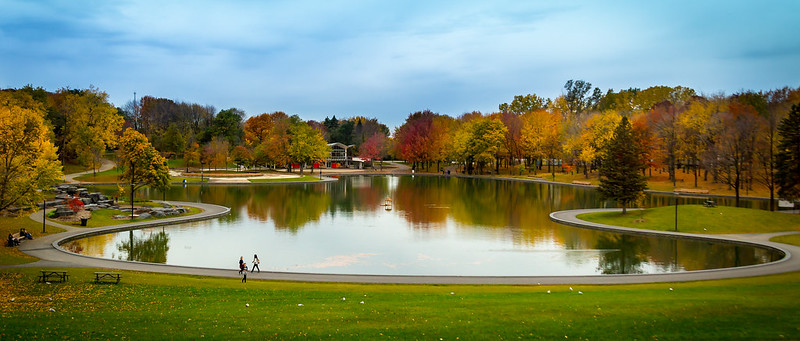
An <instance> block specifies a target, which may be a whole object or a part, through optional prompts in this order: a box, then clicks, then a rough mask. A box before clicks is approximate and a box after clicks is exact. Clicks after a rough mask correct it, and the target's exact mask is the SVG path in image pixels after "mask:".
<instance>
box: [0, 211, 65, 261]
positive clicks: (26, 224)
mask: <svg viewBox="0 0 800 341" xmlns="http://www.w3.org/2000/svg"><path fill="white" fill-rule="evenodd" d="M0 227H1V228H0V231H2V233H3V247H2V249H0V264H3V265H13V264H25V263H31V262H35V261H37V260H38V259H37V258H34V257H31V256H28V255H26V254H24V253H22V252H20V251H19V249H17V248H16V247H6V246H5V245H6V237H8V234H9V233H12V234H13V233H17V232H19V229H21V228H25V229H26V230H27V231H28V232H30V233H31V235H33V238H34V239H35V238H39V237H41V236H43V235H48V234H53V233H59V232H64V230H63V229H61V228H58V227H54V226H47V227H45V233H44V234H43V233H42V223H37V222H35V221H33V220H31V219H29V218H28V217H27V216H25V217H18V218H10V217H0ZM26 242H27V241H24V240H23V241H22V243H26Z"/></svg>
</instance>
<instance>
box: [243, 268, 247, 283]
mask: <svg viewBox="0 0 800 341" xmlns="http://www.w3.org/2000/svg"><path fill="white" fill-rule="evenodd" d="M242 283H247V265H245V266H244V268H242Z"/></svg>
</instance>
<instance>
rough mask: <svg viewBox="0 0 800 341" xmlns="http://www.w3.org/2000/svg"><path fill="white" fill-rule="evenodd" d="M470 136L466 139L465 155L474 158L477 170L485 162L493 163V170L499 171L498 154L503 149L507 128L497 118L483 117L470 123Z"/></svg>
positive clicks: (480, 169)
mask: <svg viewBox="0 0 800 341" xmlns="http://www.w3.org/2000/svg"><path fill="white" fill-rule="evenodd" d="M470 128H471V129H470V136H469V140H468V141H467V155H469V156H470V157H471V158H472V159H474V160H475V163H476V164H477V166H478V171H479V172H480V171H482V170H483V166H484V165H486V164H491V163H492V162H494V163H495V172H499V168H500V155H501V153H502V152H503V151H504V149H503V146H504V144H503V142H504V141H505V138H506V133H508V129H507V128H506V126H505V125H503V122H502V121H500V120H499V119H497V118H490V117H485V118H482V119H479V120H476V121H475V122H474V124H471V125H470Z"/></svg>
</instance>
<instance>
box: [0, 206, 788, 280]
mask: <svg viewBox="0 0 800 341" xmlns="http://www.w3.org/2000/svg"><path fill="white" fill-rule="evenodd" d="M170 203H172V204H177V205H185V206H194V207H199V208H201V209H203V212H202V213H200V214H196V215H192V216H186V217H175V218H167V219H160V220H156V221H148V222H139V223H129V224H122V225H115V226H108V227H99V228H80V227H73V226H67V225H61V224H56V223H50V225H55V226H58V227H61V228H63V229H65V230H67V231H66V232H63V233H58V234H53V235H48V236H45V237H41V238H37V239H34V240H28V241H25V242H24V243H23V244H22V245H21V246H20V250H21V251H23V252H25V253H27V254H29V255H32V256H34V257H37V258H39V259H40V261H38V262H34V263H29V264H22V265H9V266H2V267H0V268H14V267H37V268H68V267H92V268H106V269H115V270H129V271H147V272H158V273H176V274H189V275H201V276H214V277H239V273H238V269H212V268H200V267H187V266H173V265H163V264H152V263H142V262H127V261H119V260H110V259H101V258H94V257H88V256H82V255H78V254H74V253H70V252H67V251H65V250H64V249H62V248H61V247H59V246H58V245H59V244H60V243H62V242H65V241H69V240H73V239H77V238H82V237H85V236H87V235H94V234H101V233H107V232H111V231H120V230H128V229H133V228H143V227H149V226H162V225H167V224H178V223H183V222H187V221H197V220H204V219H212V218H215V217H220V216H224V215H227V214H228V213H229V212H230V209H229V208H227V207H222V206H218V205H211V204H201V203H188V202H170ZM593 211H597V210H573V211H560V212H554V213H552V214H551V215H550V218H551V219H552V220H553V221H556V222H559V223H562V224H566V225H571V226H576V227H581V228H592V229H599V230H610V231H619V232H625V233H635V234H645V235H667V236H669V237H675V238H694V239H698V238H699V239H713V240H715V241H723V242H736V243H746V244H756V245H762V246H767V247H771V248H774V249H778V250H781V251H783V252H784V253H786V257H785V258H784V259H782V260H780V261H777V262H772V263H769V264H761V265H754V266H746V267H738V268H730V269H716V270H702V271H690V272H682V273H669V274H654V275H592V276H387V275H347V274H339V275H337V274H310V273H291V272H271V271H264V272H256V273H251V274H250V278H251V279H268V280H285V281H310V282H348V283H404V284H511V285H536V284H587V285H588V284H625V283H654V282H679V281H697V280H709V279H721V278H736V277H750V276H763V275H769V274H776V273H783V272H791V271H797V270H800V258H795V257H792V254H800V248H798V247H794V246H790V245H785V244H779V243H772V242H769V241H768V239H769V238H771V237H772V236H774V235H779V234H752V235H724V236H723V235H694V234H685V233H669V232H655V231H643V230H638V229H628V228H622V227H615V226H609V225H601V224H594V223H589V222H585V221H582V220H579V219H577V218H576V217H575V216H576V215H578V214H581V213H585V212H593ZM41 217H42V214H41V212H39V213H35V214H32V215H31V219H33V220H36V221H38V222H41ZM790 233H791V232H790ZM783 234H786V233H783Z"/></svg>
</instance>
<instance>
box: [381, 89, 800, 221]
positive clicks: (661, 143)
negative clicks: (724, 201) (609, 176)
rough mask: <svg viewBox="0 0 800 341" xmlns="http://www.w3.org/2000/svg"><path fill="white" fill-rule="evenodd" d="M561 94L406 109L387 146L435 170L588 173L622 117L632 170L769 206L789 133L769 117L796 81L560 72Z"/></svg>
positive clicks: (778, 115) (797, 95)
mask: <svg viewBox="0 0 800 341" xmlns="http://www.w3.org/2000/svg"><path fill="white" fill-rule="evenodd" d="M563 93H564V94H563V95H561V96H558V97H557V98H554V99H548V98H543V97H540V96H538V95H536V94H527V95H520V96H515V97H514V99H513V100H512V101H511V103H503V104H500V105H499V107H498V109H499V110H498V111H497V112H494V113H489V114H483V113H480V112H471V113H466V114H463V115H461V116H458V117H456V118H453V117H450V116H448V115H441V114H438V113H433V112H431V111H420V112H415V113H412V114H410V115H409V116H408V117H407V118H406V120H405V122H404V123H403V125H402V126H400V127H398V128H397V129H396V130H395V133H394V144H393V152H394V154H395V156H396V157H398V158H400V159H403V160H406V161H408V162H410V163H411V164H412V167H414V168H417V167H424V168H425V169H430V167H435V168H434V169H435V170H436V171H441V168H440V167H441V164H453V163H456V164H458V165H459V167H460V169H461V171H462V172H464V173H466V174H482V173H495V174H496V173H499V172H500V171H501V170H509V171H510V172H511V173H520V174H521V173H523V172H529V171H530V172H537V171H542V170H544V168H545V167H547V172H552V173H554V172H556V170H557V169H558V171H562V172H580V173H583V174H584V175H585V176H586V177H589V175H590V174H591V173H594V172H596V171H597V170H599V169H600V167H601V166H602V162H603V153H605V152H606V149H607V148H608V146H609V142H610V141H611V139H612V138H613V137H614V132H615V130H616V129H617V127H618V126H619V125H620V123H621V122H622V121H623V120H625V121H627V122H629V124H630V127H631V128H630V129H631V134H632V138H631V139H630V141H631V142H630V143H631V144H635V145H636V147H637V148H638V149H637V150H638V154H639V161H640V162H641V164H642V166H641V167H637V169H639V170H640V172H641V173H642V175H645V174H646V172H652V170H653V169H663V170H665V171H666V172H667V173H668V174H669V180H670V181H671V182H673V186H675V185H676V184H675V182H676V170H678V169H683V170H685V171H688V172H691V173H692V174H693V176H694V186H695V187H697V181H698V178H700V177H702V178H703V179H704V180H706V181H708V180H709V178H710V179H711V181H713V182H716V183H722V184H725V185H728V186H729V187H730V188H731V189H732V190H733V191H734V192H735V195H736V198H737V205H738V198H739V197H740V193H741V192H742V191H743V190H744V189H752V188H753V186H755V185H759V184H760V185H763V186H764V187H766V188H767V189H768V190H769V192H770V199H771V201H772V202H773V206H774V201H775V200H774V199H775V195H776V191H777V190H778V189H779V188H778V184H779V182H778V181H777V180H778V179H776V176H777V175H778V174H782V173H781V172H782V171H785V170H781V169H780V168H779V167H777V166H778V163H777V162H776V160H777V159H776V157H777V155H778V153H779V151H781V150H779V142H780V138H787V137H788V136H789V135H790V134H788V132H783V133H782V132H781V130H780V129H779V124H780V123H781V122H782V120H784V119H785V118H786V117H787V115H789V113H790V111H791V110H792V105H794V104H797V103H800V88H796V89H794V88H788V87H785V88H782V89H776V90H771V91H761V92H753V91H744V92H740V93H736V94H733V95H728V96H726V95H723V94H716V95H699V94H697V93H696V92H695V91H694V90H693V89H690V88H685V87H681V86H676V87H667V86H654V87H650V88H647V89H636V88H631V89H627V90H620V91H614V90H607V91H606V92H605V93H604V92H603V91H601V90H600V89H598V88H592V86H591V83H588V82H586V81H582V80H577V81H572V80H570V81H568V82H566V84H565V85H564V92H563ZM792 129H794V130H795V131H796V130H797V129H798V127H797V126H794V127H793V128H790V129H788V131H792ZM784 149H785V148H784ZM794 160H796V159H794ZM790 173H791V172H790ZM648 174H649V173H648ZM793 176H795V177H798V175H796V174H794V175H793ZM783 193H784V194H782V195H783V197H785V198H792V196H789V194H788V193H787V192H783ZM795 197H796V196H795Z"/></svg>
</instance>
